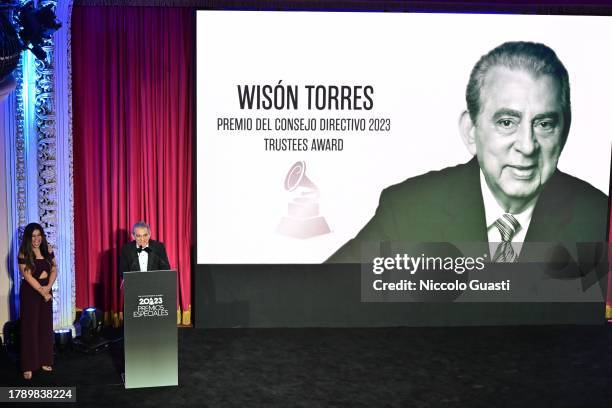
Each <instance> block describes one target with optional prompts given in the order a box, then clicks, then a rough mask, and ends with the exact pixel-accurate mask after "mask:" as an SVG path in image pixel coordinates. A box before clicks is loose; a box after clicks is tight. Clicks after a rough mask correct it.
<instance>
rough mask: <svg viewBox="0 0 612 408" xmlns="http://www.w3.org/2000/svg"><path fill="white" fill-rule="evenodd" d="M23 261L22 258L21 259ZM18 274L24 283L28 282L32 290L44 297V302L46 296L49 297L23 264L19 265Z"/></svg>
mask: <svg viewBox="0 0 612 408" xmlns="http://www.w3.org/2000/svg"><path fill="white" fill-rule="evenodd" d="M21 256H22V254H19V257H20V258H21ZM21 259H23V258H21ZM19 273H20V274H21V276H22V277H23V279H25V281H26V282H28V284H30V286H32V288H34V290H35V291H37V292H38V293H40V296H42V297H44V298H45V300H48V299H47V296H49V297H50V296H51V295H49V294H48V293H45V291H44V289H43V287H42V286H41V284H40V283H38V281H37V280H36V278H34V276H32V271H31V270H30V268H28V267H27V266H26V265H25V264H21V263H20V264H19Z"/></svg>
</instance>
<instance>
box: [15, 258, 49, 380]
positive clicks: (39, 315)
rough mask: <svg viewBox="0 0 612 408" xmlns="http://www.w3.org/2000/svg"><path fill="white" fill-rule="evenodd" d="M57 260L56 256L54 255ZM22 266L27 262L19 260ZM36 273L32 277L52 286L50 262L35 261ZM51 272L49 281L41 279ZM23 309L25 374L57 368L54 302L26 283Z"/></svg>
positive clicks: (21, 300) (22, 290)
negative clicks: (55, 362) (43, 368)
mask: <svg viewBox="0 0 612 408" xmlns="http://www.w3.org/2000/svg"><path fill="white" fill-rule="evenodd" d="M51 259H53V254H51ZM18 262H19V263H20V264H24V263H25V260H23V259H18ZM34 263H35V266H36V270H35V271H33V272H32V276H33V277H34V278H35V279H36V280H37V281H38V283H40V285H41V286H45V285H47V284H48V283H49V277H50V275H51V263H50V262H49V261H47V260H46V259H35V260H34ZM43 272H47V277H46V278H44V279H40V278H39V277H40V275H41V274H42V273H43ZM19 308H20V312H19V313H20V315H21V340H20V346H21V347H20V348H21V371H36V370H38V369H39V368H40V367H41V366H43V365H46V366H52V365H53V299H51V300H49V301H48V302H45V299H44V298H43V297H42V296H41V295H40V293H38V292H36V291H35V290H34V288H33V287H32V286H31V285H30V284H29V283H28V282H27V281H26V280H25V279H22V280H21V286H20V289H19Z"/></svg>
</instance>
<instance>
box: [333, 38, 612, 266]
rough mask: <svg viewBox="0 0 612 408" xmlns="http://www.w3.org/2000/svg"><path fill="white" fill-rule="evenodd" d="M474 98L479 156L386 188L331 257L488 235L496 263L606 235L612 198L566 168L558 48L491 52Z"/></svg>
mask: <svg viewBox="0 0 612 408" xmlns="http://www.w3.org/2000/svg"><path fill="white" fill-rule="evenodd" d="M466 101H467V110H466V111H465V112H463V113H462V115H461V119H460V133H461V135H462V139H463V141H464V143H465V145H466V147H467V148H468V150H469V152H470V153H471V154H472V155H473V156H474V157H473V158H472V159H471V160H470V161H469V162H467V163H465V164H462V165H458V166H455V167H449V168H446V169H443V170H441V171H435V172H430V173H427V174H424V175H421V176H417V177H413V178H410V179H407V180H405V181H403V182H401V183H399V184H397V185H394V186H391V187H388V188H386V189H385V190H384V191H383V192H382V194H381V197H380V202H379V206H378V208H377V210H376V213H375V215H374V216H373V218H372V219H371V220H370V221H369V222H368V223H367V225H366V226H365V227H364V228H363V229H362V230H361V231H360V232H359V233H358V234H357V236H356V237H355V238H354V239H352V240H350V241H349V242H347V243H346V244H345V245H344V246H342V247H341V248H340V249H339V250H338V251H337V252H336V253H335V254H334V255H332V257H331V258H330V259H329V260H328V261H330V262H362V261H364V260H363V259H362V255H361V251H362V245H363V244H364V243H366V242H384V241H404V242H413V243H415V242H455V243H467V242H481V243H487V242H489V243H492V244H491V245H490V246H489V245H487V246H489V249H490V257H491V258H490V259H491V260H492V261H493V262H515V261H517V260H519V257H520V259H523V258H524V257H527V255H528V254H529V252H530V251H523V250H522V249H521V248H522V245H521V244H522V243H523V242H548V243H552V242H555V243H557V242H565V243H568V242H571V243H581V242H603V241H605V240H606V225H607V210H608V200H607V197H606V196H605V195H604V194H603V193H601V192H600V191H599V190H597V189H595V188H594V187H592V186H591V185H590V184H588V183H586V182H584V181H582V180H579V179H577V178H574V177H572V176H570V175H568V174H565V173H563V172H561V171H560V170H558V169H557V162H558V160H559V156H560V155H561V152H562V150H563V147H564V146H565V142H566V140H567V136H568V133H569V129H570V123H571V108H570V87H569V77H568V73H567V70H566V69H565V67H564V66H563V64H562V63H561V61H560V60H559V59H558V58H557V56H556V54H555V53H554V51H553V50H552V49H550V48H549V47H547V46H545V45H543V44H537V43H529V42H509V43H504V44H502V45H500V46H498V47H496V48H495V49H493V50H491V51H490V52H489V53H487V54H486V55H484V56H483V57H482V58H481V59H480V60H479V61H478V63H477V64H476V65H475V66H474V68H473V70H472V73H471V75H470V79H469V82H468V86H467V92H466ZM531 255H532V256H533V253H532V254H531ZM538 255H542V254H541V253H540V254H538ZM548 255H550V254H548ZM530 259H532V258H530Z"/></svg>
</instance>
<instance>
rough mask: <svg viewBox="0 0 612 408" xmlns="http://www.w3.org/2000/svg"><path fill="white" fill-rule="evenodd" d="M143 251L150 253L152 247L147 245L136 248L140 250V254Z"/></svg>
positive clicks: (137, 250)
mask: <svg viewBox="0 0 612 408" xmlns="http://www.w3.org/2000/svg"><path fill="white" fill-rule="evenodd" d="M142 251H145V252H146V253H147V254H148V253H149V252H151V249H150V248H149V247H146V248H143V247H138V248H136V252H138V253H139V254H140V253H141V252H142Z"/></svg>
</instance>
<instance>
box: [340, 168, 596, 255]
mask: <svg viewBox="0 0 612 408" xmlns="http://www.w3.org/2000/svg"><path fill="white" fill-rule="evenodd" d="M607 213H608V200H607V197H606V195H605V194H603V193H602V192H601V191H599V190H597V189H596V188H594V187H593V186H591V185H590V184H588V183H586V182H584V181H582V180H579V179H577V178H575V177H572V176H570V175H568V174H565V173H563V172H561V171H559V170H556V171H555V173H554V174H553V176H552V177H551V179H550V180H549V181H548V182H547V183H546V185H545V186H544V188H543V189H542V192H541V193H540V197H539V199H538V201H537V203H536V206H535V208H534V212H533V216H532V219H531V223H530V225H529V229H528V231H527V235H526V237H525V242H548V243H553V242H554V243H580V242H585V243H586V242H599V243H601V242H604V241H605V240H606V232H607V231H606V230H607V215H608V214H607ZM384 241H395V242H399V241H402V242H411V243H418V242H450V243H466V242H474V243H475V242H482V243H486V242H487V241H488V237H487V225H486V220H485V210H484V203H483V198H482V192H481V190H480V167H479V165H478V161H477V160H476V158H475V157H474V158H472V160H470V161H469V162H468V163H465V164H461V165H458V166H455V167H448V168H446V169H443V170H440V171H432V172H429V173H427V174H423V175H421V176H417V177H413V178H409V179H407V180H405V181H403V182H401V183H399V184H396V185H393V186H391V187H388V188H386V189H385V190H383V192H382V193H381V196H380V203H379V205H378V208H377V210H376V213H375V214H374V216H373V217H372V219H371V220H370V221H369V222H368V223H367V224H366V226H365V227H363V229H362V230H361V231H360V232H359V233H358V234H357V236H356V237H355V238H354V239H352V240H350V241H349V242H347V243H346V244H345V245H344V246H342V247H341V248H340V249H339V250H338V251H337V252H336V253H335V254H334V255H332V257H331V258H330V259H329V260H328V262H347V263H360V262H362V259H361V248H362V243H364V242H384ZM524 255H525V256H526V255H528V252H527V253H525V254H524V253H523V251H521V258H523V256H524Z"/></svg>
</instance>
